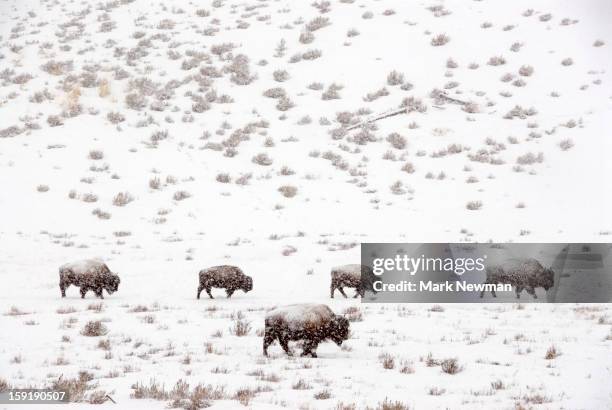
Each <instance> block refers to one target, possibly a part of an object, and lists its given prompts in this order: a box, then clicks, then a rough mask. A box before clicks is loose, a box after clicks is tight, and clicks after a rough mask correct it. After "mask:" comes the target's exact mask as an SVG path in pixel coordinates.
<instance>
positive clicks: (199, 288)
mask: <svg viewBox="0 0 612 410" xmlns="http://www.w3.org/2000/svg"><path fill="white" fill-rule="evenodd" d="M203 290H204V286H202V285H200V286H198V295H197V298H198V299H200V293H202V291H203Z"/></svg>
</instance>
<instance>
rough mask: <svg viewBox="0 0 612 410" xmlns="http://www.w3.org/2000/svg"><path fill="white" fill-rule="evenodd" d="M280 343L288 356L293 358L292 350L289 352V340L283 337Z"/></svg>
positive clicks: (279, 339) (280, 338)
mask: <svg viewBox="0 0 612 410" xmlns="http://www.w3.org/2000/svg"><path fill="white" fill-rule="evenodd" d="M278 341H279V343H280V345H281V347H282V348H283V350H284V351H285V353H287V356H293V353H291V350H289V339H287V338H286V337H284V336H281V337H279V338H278Z"/></svg>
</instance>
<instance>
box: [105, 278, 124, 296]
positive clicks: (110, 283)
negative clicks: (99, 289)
mask: <svg viewBox="0 0 612 410" xmlns="http://www.w3.org/2000/svg"><path fill="white" fill-rule="evenodd" d="M120 282H121V279H119V276H118V275H116V274H114V273H111V274H110V275H109V277H108V280H107V281H106V284H105V286H104V289H106V291H107V292H108V294H109V295H110V294H112V293H114V292H117V291H118V290H119V283H120Z"/></svg>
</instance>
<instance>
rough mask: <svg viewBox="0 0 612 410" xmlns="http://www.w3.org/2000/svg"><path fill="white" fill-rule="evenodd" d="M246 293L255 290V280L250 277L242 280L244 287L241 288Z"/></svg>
mask: <svg viewBox="0 0 612 410" xmlns="http://www.w3.org/2000/svg"><path fill="white" fill-rule="evenodd" d="M240 288H241V289H242V290H243V291H244V293H246V292H249V291H251V290H253V278H251V277H250V276H245V277H244V279H243V280H242V286H241V287H240Z"/></svg>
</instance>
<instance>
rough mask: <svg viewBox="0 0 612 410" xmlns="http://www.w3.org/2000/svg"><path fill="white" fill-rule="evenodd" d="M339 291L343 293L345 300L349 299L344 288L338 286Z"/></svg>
mask: <svg viewBox="0 0 612 410" xmlns="http://www.w3.org/2000/svg"><path fill="white" fill-rule="evenodd" d="M338 290H339V291H340V293H342V296H344V297H345V298H347V297H348V296H346V293H344V289H343V288H342V286H338Z"/></svg>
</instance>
